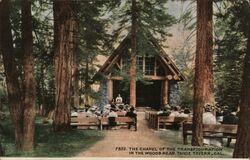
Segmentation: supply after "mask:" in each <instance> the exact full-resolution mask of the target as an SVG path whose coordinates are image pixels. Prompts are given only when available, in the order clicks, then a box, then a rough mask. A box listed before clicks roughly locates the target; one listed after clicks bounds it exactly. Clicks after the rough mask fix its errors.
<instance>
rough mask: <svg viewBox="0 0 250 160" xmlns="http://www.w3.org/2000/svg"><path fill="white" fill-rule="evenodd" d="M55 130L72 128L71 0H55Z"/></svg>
mask: <svg viewBox="0 0 250 160" xmlns="http://www.w3.org/2000/svg"><path fill="white" fill-rule="evenodd" d="M53 11H54V55H55V88H56V90H55V91H56V93H55V116H54V120H53V129H54V131H55V132H60V131H69V130H70V94H71V92H70V87H71V75H72V74H71V71H72V68H71V65H72V60H73V46H72V44H73V28H74V26H73V25H74V24H73V10H72V3H71V2H70V1H64V0H63V1H54V3H53Z"/></svg>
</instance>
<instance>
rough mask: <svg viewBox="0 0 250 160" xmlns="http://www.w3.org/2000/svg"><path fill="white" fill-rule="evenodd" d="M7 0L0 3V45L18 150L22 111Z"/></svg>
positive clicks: (20, 146)
mask: <svg viewBox="0 0 250 160" xmlns="http://www.w3.org/2000/svg"><path fill="white" fill-rule="evenodd" d="M9 15H10V12H9V0H2V1H0V19H1V25H0V26H1V28H0V33H1V35H0V44H1V53H2V56H3V63H4V70H5V76H6V84H7V92H8V104H9V109H10V115H11V119H12V123H13V126H14V130H15V144H16V148H17V149H18V150H20V149H22V139H23V135H22V134H23V124H22V122H23V111H22V107H21V106H22V103H21V102H22V101H21V91H20V84H19V81H18V71H17V68H16V62H15V58H14V53H13V39H12V34H11V25H10V19H9V17H10V16H9Z"/></svg>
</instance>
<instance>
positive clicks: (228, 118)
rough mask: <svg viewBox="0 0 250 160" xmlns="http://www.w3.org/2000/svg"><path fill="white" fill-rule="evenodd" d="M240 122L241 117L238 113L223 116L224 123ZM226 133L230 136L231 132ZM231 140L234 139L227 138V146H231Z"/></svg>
mask: <svg viewBox="0 0 250 160" xmlns="http://www.w3.org/2000/svg"><path fill="white" fill-rule="evenodd" d="M238 122H239V118H238V117H237V116H236V115H234V114H232V113H230V114H228V115H225V116H224V117H223V121H222V124H238ZM225 135H227V136H230V134H225ZM231 141H232V139H231V138H228V139H227V147H229V146H230V143H231Z"/></svg>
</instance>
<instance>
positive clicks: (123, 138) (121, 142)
mask: <svg viewBox="0 0 250 160" xmlns="http://www.w3.org/2000/svg"><path fill="white" fill-rule="evenodd" d="M137 114H138V116H137V121H138V129H137V131H133V130H128V129H119V130H108V131H104V132H106V135H105V138H104V139H103V140H101V141H99V142H97V143H96V144H94V145H93V146H92V147H91V148H90V149H88V150H87V151H84V152H82V153H80V154H78V155H77V157H139V156H143V155H138V154H135V152H136V150H135V149H136V147H137V149H142V148H143V149H149V147H151V148H153V147H156V148H159V147H164V145H163V143H162V141H161V140H160V138H159V135H158V132H157V131H154V130H152V129H149V128H148V126H147V122H146V120H145V119H144V116H145V113H144V112H138V113H137ZM119 147H120V148H119ZM130 149H134V150H133V151H134V154H131V153H130V154H129V152H130V151H132V150H130ZM137 151H138V152H139V150H137ZM138 152H137V153H138ZM144 156H145V155H144Z"/></svg>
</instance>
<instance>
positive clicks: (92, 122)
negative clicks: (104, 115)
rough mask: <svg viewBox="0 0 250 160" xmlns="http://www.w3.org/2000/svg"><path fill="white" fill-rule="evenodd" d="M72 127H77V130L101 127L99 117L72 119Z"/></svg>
mask: <svg viewBox="0 0 250 160" xmlns="http://www.w3.org/2000/svg"><path fill="white" fill-rule="evenodd" d="M70 125H71V126H77V129H82V128H83V126H84V127H91V126H97V127H100V120H99V119H98V117H83V116H79V117H71V123H70Z"/></svg>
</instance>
